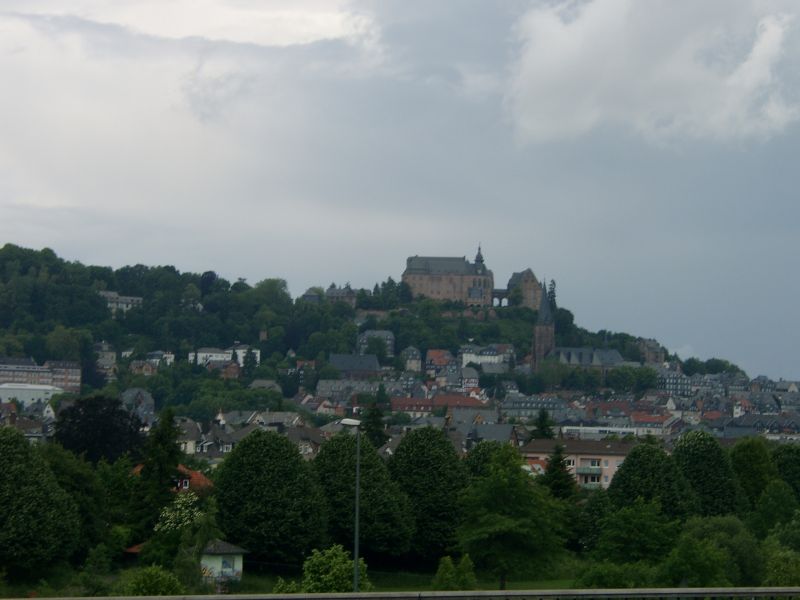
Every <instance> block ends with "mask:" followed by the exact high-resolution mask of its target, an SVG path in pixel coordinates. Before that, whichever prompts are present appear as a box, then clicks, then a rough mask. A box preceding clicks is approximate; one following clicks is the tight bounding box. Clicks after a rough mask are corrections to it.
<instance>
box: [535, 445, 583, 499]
mask: <svg viewBox="0 0 800 600" xmlns="http://www.w3.org/2000/svg"><path fill="white" fill-rule="evenodd" d="M539 483H541V484H542V485H544V486H545V487H547V489H549V490H550V493H551V494H552V495H553V497H554V498H559V499H561V500H569V499H570V498H572V497H573V496H575V494H576V492H577V491H578V488H577V485H576V484H575V478H574V477H573V476H572V473H570V471H569V467H567V459H566V458H565V457H564V446H562V445H561V444H556V446H555V448H554V449H553V454H551V455H550V458H548V460H547V467H546V468H545V470H544V474H543V475H542V477H541V478H540V479H539Z"/></svg>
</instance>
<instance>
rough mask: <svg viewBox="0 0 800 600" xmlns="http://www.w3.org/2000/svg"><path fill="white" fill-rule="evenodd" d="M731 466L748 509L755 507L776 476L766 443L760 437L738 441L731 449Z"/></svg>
mask: <svg viewBox="0 0 800 600" xmlns="http://www.w3.org/2000/svg"><path fill="white" fill-rule="evenodd" d="M731 464H732V465H733V470H734V472H735V473H736V476H737V477H738V479H739V484H740V485H741V486H742V490H743V491H744V494H745V496H746V497H747V500H748V502H749V504H750V507H751V508H753V507H755V505H756V502H757V501H758V499H759V498H760V497H761V494H762V493H763V492H764V489H765V488H766V487H767V484H768V483H769V482H770V481H771V480H772V479H775V478H776V477H777V476H778V471H777V469H776V468H775V465H774V464H773V463H772V457H771V456H770V453H769V448H768V447H767V442H766V441H765V440H764V438H761V437H749V438H744V439H742V440H739V441H738V442H736V445H735V446H734V447H733V448H732V449H731Z"/></svg>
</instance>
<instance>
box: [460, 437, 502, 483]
mask: <svg viewBox="0 0 800 600" xmlns="http://www.w3.org/2000/svg"><path fill="white" fill-rule="evenodd" d="M502 447H503V444H502V443H501V442H497V441H493V440H481V441H480V442H478V443H477V444H476V445H475V446H473V447H472V449H471V450H470V451H469V453H468V454H467V456H466V457H465V458H464V466H465V467H466V468H467V474H468V475H469V476H470V477H484V476H486V475H488V474H489V465H490V464H491V462H492V458H493V457H494V456H495V454H497V452H499V451H500V450H501V449H502Z"/></svg>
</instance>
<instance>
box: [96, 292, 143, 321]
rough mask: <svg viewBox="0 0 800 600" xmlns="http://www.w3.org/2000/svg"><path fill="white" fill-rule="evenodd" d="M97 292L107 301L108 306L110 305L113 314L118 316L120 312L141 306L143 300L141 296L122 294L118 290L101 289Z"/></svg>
mask: <svg viewBox="0 0 800 600" xmlns="http://www.w3.org/2000/svg"><path fill="white" fill-rule="evenodd" d="M97 293H98V294H100V296H102V297H103V299H104V300H105V301H106V306H108V309H109V310H110V311H111V314H112V315H113V316H116V315H117V313H118V312H121V313H126V312H128V311H129V310H130V309H132V308H139V307H140V306H142V302H143V299H142V297H141V296H120V295H119V293H118V292H112V291H100V292H97Z"/></svg>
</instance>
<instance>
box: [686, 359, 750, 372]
mask: <svg viewBox="0 0 800 600" xmlns="http://www.w3.org/2000/svg"><path fill="white" fill-rule="evenodd" d="M681 370H682V371H683V373H684V374H685V375H686V376H687V377H691V376H692V375H695V374H697V373H699V374H700V375H716V374H717V373H731V374H733V375H738V374H739V373H741V374H745V372H744V370H742V369H740V368H739V367H737V366H736V365H735V364H733V363H731V362H728V361H727V360H723V359H721V358H709V359H708V360H706V361H702V360H700V359H698V358H688V359H686V360H685V361H683V364H682V368H681Z"/></svg>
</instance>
